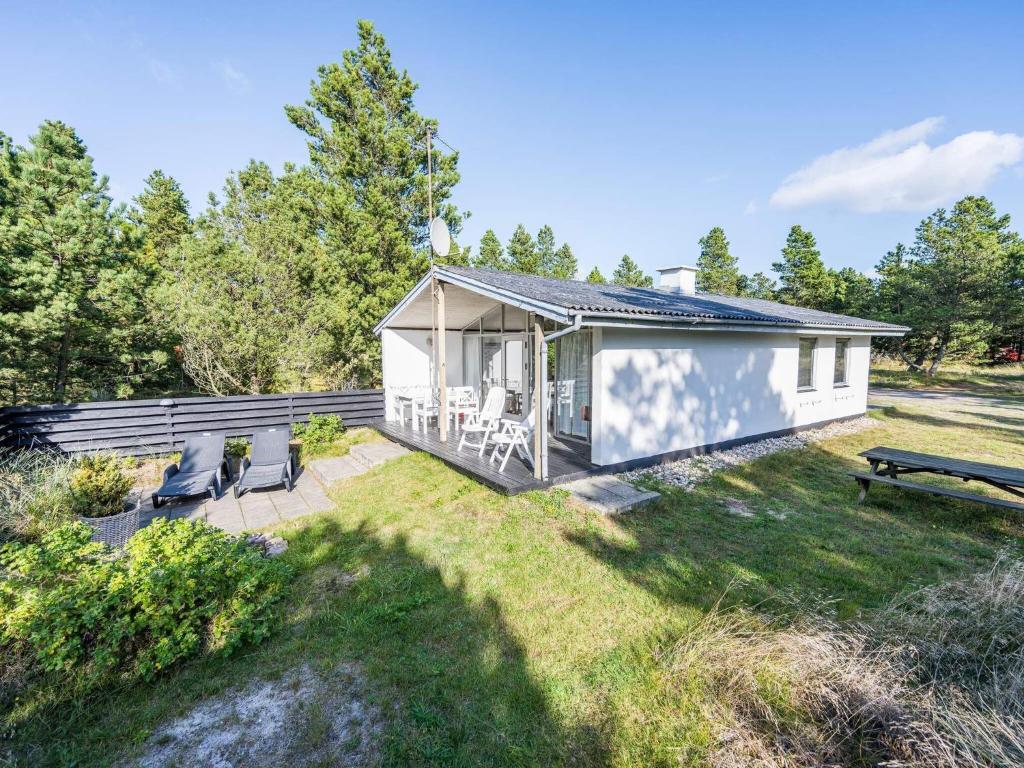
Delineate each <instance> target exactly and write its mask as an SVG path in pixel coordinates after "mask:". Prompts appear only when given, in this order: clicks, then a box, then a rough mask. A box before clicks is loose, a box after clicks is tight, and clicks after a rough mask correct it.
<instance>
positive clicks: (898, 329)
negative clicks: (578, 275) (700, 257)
mask: <svg viewBox="0 0 1024 768" xmlns="http://www.w3.org/2000/svg"><path fill="white" fill-rule="evenodd" d="M577 317H579V316H578V315H577ZM583 324H584V325H588V326H595V327H607V328H626V327H632V328H667V329H676V330H678V329H679V328H680V327H687V326H689V329H690V330H701V331H750V332H771V333H800V332H802V331H829V332H833V333H835V334H836V335H842V334H843V333H858V334H870V335H871V336H903V335H904V334H906V333H907V332H909V331H910V328H907V327H906V326H901V325H890V326H887V327H883V328H879V327H876V326H864V325H831V324H827V323H800V322H793V323H778V322H772V321H770V320H742V319H735V320H729V319H721V320H719V319H715V318H708V317H678V318H647V317H644V316H637V315H635V314H631V313H628V312H602V313H601V314H596V315H595V314H592V315H585V316H584V320H583Z"/></svg>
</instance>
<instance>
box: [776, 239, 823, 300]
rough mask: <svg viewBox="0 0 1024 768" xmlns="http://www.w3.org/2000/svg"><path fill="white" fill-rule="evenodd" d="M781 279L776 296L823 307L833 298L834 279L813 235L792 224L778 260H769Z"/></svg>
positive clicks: (779, 298) (780, 298)
mask: <svg viewBox="0 0 1024 768" xmlns="http://www.w3.org/2000/svg"><path fill="white" fill-rule="evenodd" d="M772 269H774V270H775V272H776V273H778V275H779V279H780V281H781V283H782V285H781V287H780V288H779V291H778V300H779V301H781V302H783V303H784V304H793V305H796V306H799V307H806V308H808V309H827V308H828V307H829V306H830V305H831V304H832V302H833V301H834V299H835V283H834V280H833V278H832V276H831V275H830V274H829V272H828V270H827V269H825V265H824V263H823V262H822V260H821V253H820V252H819V251H818V246H817V243H816V242H815V240H814V235H812V234H811V233H810V232H809V231H807V230H805V229H803V228H802V227H801V226H800V225H799V224H797V225H794V226H793V228H792V229H790V231H789V235H788V236H787V237H786V245H785V247H784V248H783V249H782V261H777V262H775V263H774V264H772Z"/></svg>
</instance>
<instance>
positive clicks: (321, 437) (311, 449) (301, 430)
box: [292, 413, 345, 455]
mask: <svg viewBox="0 0 1024 768" xmlns="http://www.w3.org/2000/svg"><path fill="white" fill-rule="evenodd" d="M344 433H345V427H344V424H342V421H341V417H340V416H335V415H334V414H322V415H317V414H313V413H311V414H309V421H308V422H307V423H306V424H302V423H299V424H294V425H292V435H294V436H295V437H296V438H298V439H300V440H302V451H303V453H305V454H306V455H316V454H317V453H321V452H323V451H324V450H325V449H326V448H327V447H328V446H329V445H330V444H331V443H333V442H334V441H335V440H338V439H339V438H341V436H342V435H343V434H344Z"/></svg>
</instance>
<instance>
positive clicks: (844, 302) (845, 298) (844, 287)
mask: <svg viewBox="0 0 1024 768" xmlns="http://www.w3.org/2000/svg"><path fill="white" fill-rule="evenodd" d="M833 280H834V282H835V284H836V286H837V288H836V293H835V295H836V301H835V306H833V307H832V311H834V312H839V313H841V314H844V315H852V316H854V317H870V316H871V315H872V314H873V313H874V310H875V284H874V283H873V282H872V280H871V278H870V277H868V276H867V275H865V274H864V273H863V272H859V271H857V270H856V269H853V268H852V267H843V268H842V269H840V270H839V271H838V272H835V273H834V277H833Z"/></svg>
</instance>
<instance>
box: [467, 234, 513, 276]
mask: <svg viewBox="0 0 1024 768" xmlns="http://www.w3.org/2000/svg"><path fill="white" fill-rule="evenodd" d="M473 266H474V267H483V268H486V269H501V270H507V269H508V262H507V261H506V259H505V251H504V249H503V248H502V247H501V241H500V240H498V236H497V235H496V234H494V230H493V229H488V230H487V231H486V232H484V235H483V237H481V238H480V251H479V253H477V255H476V256H475V257H473Z"/></svg>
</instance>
